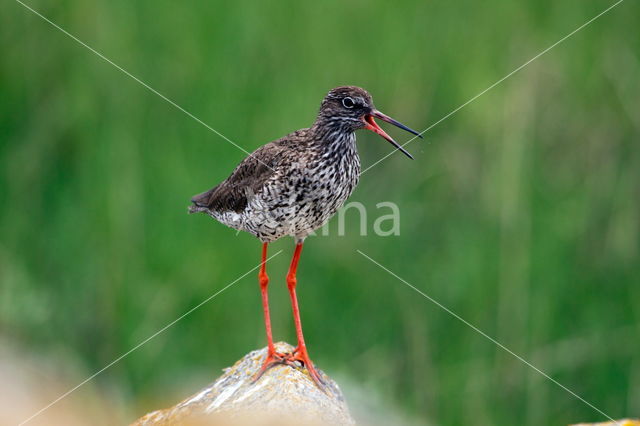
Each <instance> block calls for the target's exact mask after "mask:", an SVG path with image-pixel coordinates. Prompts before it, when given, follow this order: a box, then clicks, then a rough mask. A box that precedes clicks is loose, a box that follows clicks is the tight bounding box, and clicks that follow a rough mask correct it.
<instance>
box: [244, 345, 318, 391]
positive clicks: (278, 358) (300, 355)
mask: <svg viewBox="0 0 640 426" xmlns="http://www.w3.org/2000/svg"><path fill="white" fill-rule="evenodd" d="M297 362H299V363H301V364H302V365H303V366H304V367H306V368H307V371H308V372H309V375H310V376H311V379H312V380H313V381H314V383H315V384H316V386H318V387H319V388H320V390H322V391H324V390H325V388H324V382H323V381H322V379H320V375H319V374H318V372H317V371H316V369H315V367H314V366H313V362H311V359H309V354H308V353H307V351H306V350H305V349H300V347H297V348H296V349H295V350H294V351H293V352H292V353H286V354H283V353H280V352H275V351H274V352H273V353H270V354H267V357H266V358H265V360H264V362H263V363H262V367H260V371H258V372H257V373H256V375H255V376H254V377H253V380H252V382H253V383H255V382H256V381H258V379H260V377H262V375H263V374H264V373H265V371H267V370H268V369H270V368H271V367H273V366H274V365H278V364H286V365H289V366H291V367H294V368H296V367H298V365H297V364H296V363H297Z"/></svg>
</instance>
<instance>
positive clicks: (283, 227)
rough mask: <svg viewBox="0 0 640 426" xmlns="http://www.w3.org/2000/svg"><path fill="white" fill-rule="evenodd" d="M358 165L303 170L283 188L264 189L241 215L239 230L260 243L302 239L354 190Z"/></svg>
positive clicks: (333, 211) (268, 186)
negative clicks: (292, 237)
mask: <svg viewBox="0 0 640 426" xmlns="http://www.w3.org/2000/svg"><path fill="white" fill-rule="evenodd" d="M359 175H360V167H359V162H357V163H355V164H352V165H351V166H350V167H344V168H342V169H340V168H338V167H325V168H321V169H319V170H313V169H311V170H305V173H302V174H300V175H299V176H297V177H296V178H293V179H290V180H289V181H288V182H287V184H286V185H282V182H279V183H278V185H273V186H270V185H266V186H265V188H264V190H263V191H262V193H261V194H257V195H256V196H255V197H254V198H253V199H252V200H251V201H250V202H249V203H248V205H247V208H246V209H245V212H243V214H242V222H243V225H242V229H243V230H246V231H248V232H250V233H252V234H254V235H255V236H257V237H258V238H260V239H261V240H262V241H265V242H270V241H274V240H276V239H278V238H280V237H282V236H285V235H291V236H294V237H296V238H304V237H306V236H307V235H309V234H310V233H311V232H312V231H313V230H315V229H318V228H319V227H321V226H322V225H324V224H325V223H326V222H327V221H328V220H329V219H330V218H331V216H333V215H334V214H335V213H336V211H338V209H339V208H340V207H342V206H343V205H344V203H345V201H346V200H347V199H348V198H349V196H350V195H351V193H352V192H353V190H354V189H355V187H356V185H357V183H358V178H359Z"/></svg>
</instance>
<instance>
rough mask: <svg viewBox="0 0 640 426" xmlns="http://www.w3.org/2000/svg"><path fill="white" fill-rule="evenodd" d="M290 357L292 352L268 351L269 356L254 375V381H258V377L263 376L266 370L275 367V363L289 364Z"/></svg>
mask: <svg viewBox="0 0 640 426" xmlns="http://www.w3.org/2000/svg"><path fill="white" fill-rule="evenodd" d="M289 357H291V354H288V353H287V354H283V353H281V352H276V351H273V352H270V353H267V357H266V358H265V359H264V361H263V362H262V367H260V370H259V371H258V372H257V373H256V374H255V375H254V376H253V380H252V383H255V382H257V381H258V379H259V378H260V377H262V375H263V374H264V372H265V371H267V370H268V369H270V368H271V367H273V366H274V365H278V364H288V363H289V362H288V359H289Z"/></svg>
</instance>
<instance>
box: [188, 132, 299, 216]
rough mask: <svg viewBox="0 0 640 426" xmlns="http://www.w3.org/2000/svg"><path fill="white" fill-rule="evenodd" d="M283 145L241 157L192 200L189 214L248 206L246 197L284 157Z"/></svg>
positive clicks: (236, 210)
mask: <svg viewBox="0 0 640 426" xmlns="http://www.w3.org/2000/svg"><path fill="white" fill-rule="evenodd" d="M286 150H287V148H286V146H284V145H282V144H279V143H269V144H267V145H264V146H262V147H260V148H258V149H257V150H256V151H254V152H253V153H252V154H251V155H250V156H248V157H247V158H245V159H244V160H242V162H241V163H240V164H239V165H238V167H236V168H235V170H234V171H233V172H232V173H231V176H229V177H228V178H227V179H226V180H225V181H224V182H222V183H221V184H219V185H218V186H215V187H213V188H211V189H210V190H208V191H207V192H203V193H202V194H198V195H196V196H194V197H193V198H192V199H191V202H192V203H193V206H191V208H190V209H189V210H190V212H191V213H195V212H198V211H202V210H212V211H218V212H224V211H234V212H236V213H240V212H241V211H243V210H244V209H245V207H246V206H247V197H248V196H249V195H250V194H255V193H257V192H258V191H259V190H260V189H261V188H262V187H263V185H264V184H265V182H266V181H267V180H268V179H269V178H270V177H271V176H272V175H273V173H274V172H275V170H276V168H277V167H278V166H281V165H282V163H283V161H285V160H286V158H287V155H286Z"/></svg>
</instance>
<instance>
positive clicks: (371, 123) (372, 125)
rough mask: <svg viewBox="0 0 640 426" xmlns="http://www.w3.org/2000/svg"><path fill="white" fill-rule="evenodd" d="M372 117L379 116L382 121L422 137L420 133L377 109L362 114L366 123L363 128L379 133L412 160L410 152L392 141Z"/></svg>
mask: <svg viewBox="0 0 640 426" xmlns="http://www.w3.org/2000/svg"><path fill="white" fill-rule="evenodd" d="M374 117H375V118H379V119H380V120H382V121H386V122H387V123H391V124H393V125H394V126H396V127H400V128H401V129H402V130H406V131H407V132H409V133H413V134H414V135H416V136H418V137H420V138H421V137H422V135H421V134H420V133H418V132H416V131H415V130H412V129H410V128H408V127H407V126H405V125H404V124H402V123H400V122H399V121H396V120H394V119H393V118H391V117H389V116H388V115H385V114H383V113H381V112H380V111H378V110H377V109H374V110H372V111H371V112H370V113H369V114H367V115H365V116H364V121H365V123H366V125H365V126H364V128H365V129H367V130H371V131H372V132H376V133H377V134H379V135H380V136H382V137H383V138H385V139H386V140H387V141H389V143H390V144H391V145H393V146H395V147H396V148H397V149H398V150H399V151H402V153H403V154H404V155H406V156H407V157H409V158H411V159H412V160H413V157H412V156H411V154H409V153H408V152H407V150H405V149H404V148H403V147H402V146H401V145H400V144H398V143H397V142H396V141H394V140H393V138H392V137H391V136H389V135H388V134H387V132H385V131H384V130H382V129H381V128H380V126H378V123H376V122H375V120H374V119H373V118H374Z"/></svg>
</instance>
